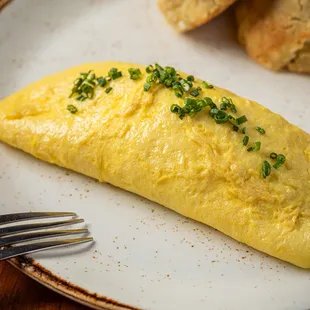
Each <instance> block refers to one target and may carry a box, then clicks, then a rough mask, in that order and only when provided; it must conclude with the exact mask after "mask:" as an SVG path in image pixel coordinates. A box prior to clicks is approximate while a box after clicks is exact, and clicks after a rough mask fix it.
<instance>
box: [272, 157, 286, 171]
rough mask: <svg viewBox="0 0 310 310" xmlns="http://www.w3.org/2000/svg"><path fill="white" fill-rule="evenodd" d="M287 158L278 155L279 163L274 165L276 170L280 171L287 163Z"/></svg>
mask: <svg viewBox="0 0 310 310" xmlns="http://www.w3.org/2000/svg"><path fill="white" fill-rule="evenodd" d="M285 160H286V158H285V156H284V155H283V154H279V155H277V162H276V163H275V164H274V165H273V167H274V168H275V169H278V168H279V167H280V166H282V165H283V164H284V163H285Z"/></svg>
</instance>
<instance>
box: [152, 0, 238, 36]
mask: <svg viewBox="0 0 310 310" xmlns="http://www.w3.org/2000/svg"><path fill="white" fill-rule="evenodd" d="M235 1H236V0H217V1H215V0H158V6H159V8H160V10H161V11H162V13H163V14H164V16H165V17H166V19H167V21H168V23H170V24H171V25H172V26H173V27H174V28H175V29H176V30H177V31H179V32H185V31H189V30H191V29H194V28H197V27H199V26H201V25H203V24H205V23H207V22H208V21H210V20H211V19H213V18H214V17H216V16H217V15H219V14H220V13H222V12H223V11H224V10H226V9H227V8H228V7H229V6H230V5H232V4H233V3H234V2H235Z"/></svg>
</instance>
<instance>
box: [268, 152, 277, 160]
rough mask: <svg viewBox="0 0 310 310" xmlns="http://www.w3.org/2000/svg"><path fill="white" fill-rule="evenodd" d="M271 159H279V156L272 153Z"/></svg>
mask: <svg viewBox="0 0 310 310" xmlns="http://www.w3.org/2000/svg"><path fill="white" fill-rule="evenodd" d="M269 157H270V158H271V159H277V157H278V154H277V153H270V155H269Z"/></svg>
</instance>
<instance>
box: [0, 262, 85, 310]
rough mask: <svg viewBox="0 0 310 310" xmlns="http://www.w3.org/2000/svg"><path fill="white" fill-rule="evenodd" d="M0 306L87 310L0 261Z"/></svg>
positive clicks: (10, 309) (20, 309) (8, 308)
mask: <svg viewBox="0 0 310 310" xmlns="http://www.w3.org/2000/svg"><path fill="white" fill-rule="evenodd" d="M0 308H1V309H5V310H34V309H35V310H54V309H57V310H89V308H86V307H84V306H81V305H79V304H77V303H75V302H73V301H71V300H70V299H67V298H65V297H63V296H61V295H59V294H57V293H55V292H53V291H51V290H49V289H47V288H45V287H44V286H42V285H41V284H39V283H37V282H36V281H34V280H32V279H30V278H29V277H27V276H26V275H24V274H22V273H21V272H20V271H18V270H16V269H15V268H14V267H12V266H11V265H10V264H8V263H5V262H4V263H0Z"/></svg>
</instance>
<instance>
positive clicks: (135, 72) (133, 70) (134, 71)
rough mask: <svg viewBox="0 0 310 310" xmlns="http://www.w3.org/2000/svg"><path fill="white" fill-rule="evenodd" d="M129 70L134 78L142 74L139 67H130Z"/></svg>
mask: <svg viewBox="0 0 310 310" xmlns="http://www.w3.org/2000/svg"><path fill="white" fill-rule="evenodd" d="M128 72H129V74H130V78H131V79H132V80H137V79H138V78H139V77H140V76H141V74H142V73H141V71H140V69H139V68H129V69H128Z"/></svg>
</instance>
